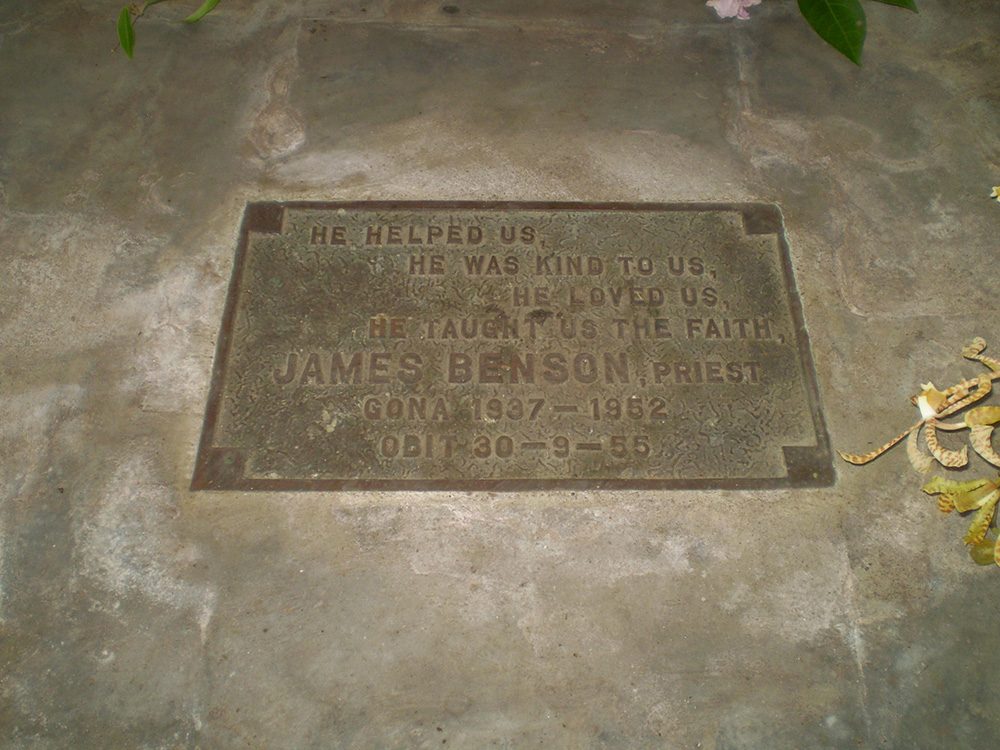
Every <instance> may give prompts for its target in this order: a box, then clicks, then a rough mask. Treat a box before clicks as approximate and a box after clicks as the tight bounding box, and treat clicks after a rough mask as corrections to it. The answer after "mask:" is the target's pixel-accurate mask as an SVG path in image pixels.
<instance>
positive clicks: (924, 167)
mask: <svg viewBox="0 0 1000 750" xmlns="http://www.w3.org/2000/svg"><path fill="white" fill-rule="evenodd" d="M172 5H173V4H170V3H166V4H163V5H158V6H156V7H155V8H152V9H151V10H150V11H149V13H148V15H147V17H146V18H144V19H143V20H142V21H141V22H140V23H139V26H138V30H137V39H138V41H137V45H136V59H135V60H134V61H132V62H131V63H130V62H128V61H127V60H125V59H124V57H123V55H122V54H121V53H120V52H119V53H117V54H115V53H113V51H112V48H113V47H114V37H113V20H114V18H115V16H116V14H117V12H118V10H119V6H118V5H116V4H115V3H108V2H103V1H102V2H96V1H87V2H61V1H58V2H48V3H35V4H21V3H14V2H6V1H5V2H2V3H0V70H2V71H3V75H2V80H3V85H2V86H0V403H2V405H3V406H2V408H3V412H2V414H3V416H2V420H0V628H2V635H3V637H2V639H0V644H2V645H0V737H2V740H3V742H2V744H3V745H4V746H5V747H12V748H47V747H52V748H55V747H136V748H167V747H190V748H195V747H206V748H207V747H243V746H250V747H289V748H292V747H295V748H299V747H345V748H348V747H353V748H368V747H431V746H433V747H439V746H447V747H491V746H497V747H529V746H544V747H566V748H601V747H609V748H611V747H615V748H625V747H628V748H633V747H670V748H673V747H676V748H682V747H683V748H688V747H692V748H693V747H701V748H716V749H717V750H723V749H726V750H735V749H736V748H754V749H755V750H763V749H767V750H773V749H775V748H806V747H810V748H812V747H830V748H848V747H852V748H853V747H886V748H912V747H922V748H957V747H960V748H965V747H968V748H972V747H977V748H978V747H990V746H992V745H994V744H995V743H996V740H997V738H998V736H1000V725H998V721H1000V719H998V718H997V717H998V716H1000V698H998V696H997V694H996V692H995V691H990V690H989V682H988V676H989V675H990V674H992V673H993V672H995V670H996V668H997V666H998V664H997V661H998V657H997V649H996V640H995V639H996V633H995V627H994V626H993V623H994V622H995V621H996V618H997V615H998V604H997V599H996V597H994V596H993V595H992V594H993V592H994V591H995V586H996V584H997V580H998V579H997V573H998V571H996V570H993V569H990V568H978V567H976V566H974V565H973V564H972V563H971V561H970V560H969V558H968V556H967V554H966V553H965V552H964V551H963V547H962V544H961V539H962V536H963V534H964V531H965V527H966V525H967V524H966V523H964V522H963V521H962V520H960V519H957V518H955V517H953V516H942V515H941V514H940V513H939V512H938V510H937V509H936V507H935V505H934V501H933V500H932V499H931V498H928V497H926V496H924V495H922V494H921V493H920V492H919V490H918V487H919V485H920V484H921V479H920V477H919V476H918V475H916V474H915V473H914V472H913V471H912V470H911V469H910V468H909V466H908V464H907V463H906V459H905V457H904V456H903V455H902V448H900V449H897V450H896V451H894V453H893V454H890V455H888V456H886V457H884V458H881V459H879V460H878V462H876V463H875V464H873V465H872V466H870V467H867V468H865V469H855V468H853V467H849V466H846V465H844V464H841V465H840V466H838V481H837V483H836V484H835V485H834V486H833V487H831V488H824V489H811V490H788V491H766V492H765V491H739V492H736V491H729V492H723V491H707V492H648V493H647V492H544V493H542V492H536V493H521V494H513V495H510V494H505V495H494V494H487V493H481V494H475V493H473V494H463V493H424V494H420V493H413V494H405V493H380V494H365V493H317V494H294V493H286V494H269V493H192V492H190V491H189V490H188V483H189V481H190V477H191V471H192V468H193V462H194V452H195V448H196V444H197V439H198V435H199V431H200V427H201V418H202V414H203V409H204V406H205V399H206V397H207V392H208V380H209V376H210V371H211V364H212V357H213V353H214V341H215V337H216V334H217V331H218V324H219V320H220V316H221V312H222V305H223V300H224V296H225V290H226V285H227V282H228V277H229V272H230V268H231V261H232V254H233V250H234V247H235V242H236V232H237V228H238V224H239V219H240V216H241V214H242V211H243V207H244V205H245V204H246V202H247V201H250V200H360V199H373V200H388V199H418V200H431V199H438V200H440V199H452V200H455V199H476V200H491V199H516V200H595V201H596V200H629V201H637V200H643V201H664V202H678V201H696V200H697V201H720V202H732V201H751V200H753V201H774V202H776V203H778V204H779V205H781V207H782V210H783V213H784V217H785V222H786V225H787V228H788V240H789V246H790V248H791V254H792V260H793V264H794V266H795V272H796V276H797V283H798V287H799V291H800V293H801V296H802V301H803V308H804V315H805V318H806V322H807V325H808V328H809V334H810V338H811V343H812V348H813V354H814V357H815V359H816V369H817V375H818V380H819V384H820V391H821V397H822V401H823V404H824V409H825V415H826V420H827V424H828V427H829V430H830V435H831V440H832V442H833V444H834V445H835V446H837V447H840V448H845V449H849V450H867V449H869V448H870V447H873V446H875V445H877V444H879V443H881V442H882V441H883V440H885V439H887V438H889V437H891V436H892V435H893V434H895V433H896V432H898V431H899V430H902V429H904V428H905V427H907V426H909V425H910V424H911V423H912V420H913V419H915V414H916V412H915V411H914V410H913V407H912V406H911V405H910V404H909V403H908V400H907V399H908V398H909V396H910V395H911V394H912V393H913V392H914V391H915V389H917V388H918V387H919V384H920V383H922V382H925V381H926V380H928V379H931V380H933V381H934V382H935V383H937V384H938V385H939V386H943V385H946V384H950V383H951V382H953V381H954V380H955V379H956V378H957V377H959V376H962V377H967V376H970V375H972V374H975V373H977V372H978V369H977V366H976V365H974V364H973V363H969V362H964V363H963V362H962V361H961V358H960V354H959V351H960V349H961V346H962V345H963V344H965V343H967V342H968V341H969V340H971V338H972V337H973V336H976V335H981V336H983V337H985V338H986V339H987V340H990V342H991V343H992V344H993V345H997V341H996V340H995V339H996V337H995V336H993V333H994V332H995V331H996V330H997V328H998V326H997V323H998V312H997V305H996V304H995V302H994V295H993V294H992V292H993V285H994V283H995V281H996V279H997V276H996V273H995V238H996V227H997V225H998V222H1000V206H998V205H997V204H996V203H995V202H991V201H990V200H988V198H987V195H988V193H989V189H990V187H991V186H992V185H993V184H996V183H997V182H1000V180H998V179H997V178H998V175H1000V113H998V106H997V104H998V88H997V83H996V78H995V61H996V60H997V58H998V45H1000V42H998V39H1000V33H998V32H1000V18H998V16H997V14H996V9H995V8H994V7H992V5H991V4H989V3H978V4H970V3H962V2H957V1H955V0H923V1H922V2H921V3H920V8H921V13H920V14H919V16H917V15H912V14H908V13H906V12H903V11H901V10H899V9H896V8H891V7H888V6H884V5H881V4H878V3H868V4H866V5H865V8H866V11H867V13H868V16H869V41H868V49H867V51H866V53H865V67H864V68H863V69H857V68H855V67H854V66H852V65H851V64H849V63H847V62H846V61H844V60H842V59H840V58H839V57H837V56H836V54H835V53H833V52H831V51H830V50H829V49H828V48H826V47H824V46H823V45H822V44H820V43H819V42H818V41H817V40H816V39H815V37H814V36H813V35H812V32H811V31H810V30H809V29H808V28H807V27H806V26H805V24H804V22H802V20H801V18H799V17H798V15H797V12H796V10H795V8H794V5H793V4H791V3H780V2H777V1H776V0H765V1H764V2H763V3H762V4H761V5H760V6H759V7H757V8H754V9H753V14H752V15H753V17H752V19H751V20H750V21H748V22H746V23H733V22H728V23H727V22H722V21H720V20H718V19H716V18H715V16H714V14H712V13H711V11H709V10H707V9H706V8H704V7H703V5H702V4H701V3H700V2H698V1H697V0H689V1H684V2H682V1H681V0H671V1H670V2H654V1H653V0H645V1H636V2H629V3H602V2H586V3H571V2H553V3H527V2H515V1H514V0H511V1H510V2H490V3H480V4H476V5H475V6H471V5H470V6H468V7H466V6H464V5H457V7H458V12H457V13H450V12H445V11H443V10H442V7H441V5H440V4H437V3H430V2H419V1H413V2H406V1H404V0H384V1H382V2H371V3H365V2H343V3H341V2H319V1H318V0H312V1H310V2H277V1H273V0H257V2H253V3H240V2H235V0H227V2H224V3H221V4H220V5H219V7H218V8H217V9H216V11H214V12H213V13H212V14H211V15H210V16H208V17H207V18H206V19H205V20H204V21H203V22H201V23H199V24H198V25H196V26H194V27H184V26H181V25H179V24H176V23H174V19H176V18H177V17H179V16H180V15H182V14H183V12H184V10H186V8H185V9H183V10H182V9H181V8H180V7H172ZM949 444H951V443H949ZM956 445H957V444H956ZM973 460H974V461H978V458H976V459H973ZM988 471H989V469H988V467H986V466H985V465H983V464H982V462H980V463H979V464H977V467H976V472H977V474H980V475H986V474H987V472H988Z"/></svg>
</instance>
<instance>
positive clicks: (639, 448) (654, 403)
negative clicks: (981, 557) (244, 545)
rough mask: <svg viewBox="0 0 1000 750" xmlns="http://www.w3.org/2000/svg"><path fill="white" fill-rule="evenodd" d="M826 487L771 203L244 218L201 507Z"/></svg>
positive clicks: (291, 210)
mask: <svg viewBox="0 0 1000 750" xmlns="http://www.w3.org/2000/svg"><path fill="white" fill-rule="evenodd" d="M832 481H833V469H832V463H831V455H830V447H829V442H828V439H827V435H826V428H825V427H824V424H823V417H822V414H821V412H820V408H819V400H818V398H817V389H816V383H815V376H814V372H813V365H812V359H811V355H810V353H809V343H808V340H807V337H806V330H805V326H804V324H803V320H802V314H801V310H800V308H799V300H798V295H797V293H796V291H795V285H794V281H793V279H792V273H791V266H790V264H789V259H788V248H787V245H786V242H785V237H784V230H783V226H782V221H781V214H780V212H779V211H778V208H777V207H776V206H773V205H764V204H726V205H722V204H680V205H658V204H577V203H562V204H535V203H466V202H460V203H341V204H336V203H331V204H325V203H254V204H250V205H249V206H248V207H247V210H246V214H245V216H244V220H243V226H242V230H241V233H240V240H239V247H238V249H237V251H236V260H235V265H234V268H233V277H232V282H231V285H230V289H229V297H228V299H227V303H226V310H225V316H224V318H223V323H222V330H221V334H220V338H219V342H218V350H217V353H216V358H215V368H214V372H213V378H212V387H211V394H210V396H209V402H208V410H207V413H206V416H205V426H204V431H203V434H202V439H201V445H200V447H199V450H198V459H197V466H196V469H195V474H194V480H193V482H192V487H193V488H194V489H214V490H330V489H414V490H451V489H458V490H513V489H521V490H524V489H541V488H636V489H669V488H681V487H686V488H694V487H704V488H709V487H715V488H739V487H784V486H807V485H825V484H829V483H830V482H832Z"/></svg>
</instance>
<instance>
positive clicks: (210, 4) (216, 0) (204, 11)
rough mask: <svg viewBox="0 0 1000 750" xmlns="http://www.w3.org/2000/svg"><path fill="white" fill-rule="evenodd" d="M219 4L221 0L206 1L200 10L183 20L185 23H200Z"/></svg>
mask: <svg viewBox="0 0 1000 750" xmlns="http://www.w3.org/2000/svg"><path fill="white" fill-rule="evenodd" d="M218 4H219V0H205V2H204V3H202V4H201V7H200V8H198V10H196V11H195V12H194V13H192V14H191V15H190V16H188V17H187V18H185V19H182V20H183V22H184V23H194V22H195V21H198V20H200V19H202V18H204V17H205V16H207V15H208V12H209V11H210V10H212V8H214V7H215V6H216V5H218Z"/></svg>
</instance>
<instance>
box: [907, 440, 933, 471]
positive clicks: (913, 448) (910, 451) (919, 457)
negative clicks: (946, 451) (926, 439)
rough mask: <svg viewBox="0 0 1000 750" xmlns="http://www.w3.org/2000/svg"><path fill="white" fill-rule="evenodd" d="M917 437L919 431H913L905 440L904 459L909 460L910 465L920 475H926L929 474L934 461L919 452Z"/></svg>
mask: <svg viewBox="0 0 1000 750" xmlns="http://www.w3.org/2000/svg"><path fill="white" fill-rule="evenodd" d="M919 435H920V430H914V431H913V432H911V433H910V436H909V437H908V438H907V439H906V457H907V458H909V459H910V464H911V465H912V466H913V468H914V469H916V470H917V471H919V472H920V473H921V474H927V473H929V472H930V470H931V467H933V466H934V459H932V458H931V457H930V456H928V455H927V454H926V453H923V452H921V450H920V441H919V439H918V436H919Z"/></svg>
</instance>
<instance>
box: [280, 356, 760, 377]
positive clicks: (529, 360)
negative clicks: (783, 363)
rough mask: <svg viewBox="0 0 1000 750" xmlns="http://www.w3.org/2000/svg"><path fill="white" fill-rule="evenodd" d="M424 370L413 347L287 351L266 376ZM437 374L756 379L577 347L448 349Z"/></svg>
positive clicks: (712, 364) (730, 364) (725, 365)
mask: <svg viewBox="0 0 1000 750" xmlns="http://www.w3.org/2000/svg"><path fill="white" fill-rule="evenodd" d="M426 371H427V367H426V362H425V360H424V358H423V357H422V356H421V355H420V354H417V353H416V352H402V353H399V354H395V353H391V352H353V353H348V354H345V353H343V352H333V353H332V354H320V353H319V352H311V353H309V354H307V355H304V356H300V355H299V354H298V353H296V352H290V353H289V354H288V355H287V356H286V358H285V362H284V363H282V365H281V366H280V367H276V368H274V370H273V371H272V373H271V377H272V378H273V379H274V382H275V383H277V384H278V385H289V384H299V385H350V384H354V385H361V384H378V383H391V382H394V381H397V380H398V381H400V382H402V383H407V384H414V383H417V382H419V381H420V380H421V378H423V377H424V374H425V372H426ZM441 372H442V374H443V375H444V376H445V378H446V380H447V382H448V383H473V382H474V383H484V384H489V383H495V384H507V383H509V384H518V383H522V384H525V385H532V384H535V383H542V384H545V383H551V384H554V385H558V384H560V383H567V382H576V383H594V382H603V383H630V382H632V381H633V380H636V379H640V380H641V379H644V378H645V377H650V378H651V379H652V381H653V383H673V384H684V383H690V384H696V383H733V384H737V383H741V384H757V383H759V382H760V374H761V368H760V365H759V364H758V363H757V362H741V361H725V360H709V359H693V360H687V361H684V362H678V361H666V360H660V361H657V362H650V363H649V369H648V370H644V369H643V368H642V367H640V366H637V365H635V364H634V363H632V362H630V361H629V359H628V355H627V354H626V353H625V352H617V353H614V354H611V353H607V352H606V353H604V354H594V353H591V352H580V353H578V354H565V353H562V352H525V353H523V354H518V353H514V352H510V353H508V352H483V353H481V354H479V355H470V354H463V353H461V352H447V353H445V355H444V358H443V362H442V369H441Z"/></svg>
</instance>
